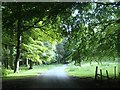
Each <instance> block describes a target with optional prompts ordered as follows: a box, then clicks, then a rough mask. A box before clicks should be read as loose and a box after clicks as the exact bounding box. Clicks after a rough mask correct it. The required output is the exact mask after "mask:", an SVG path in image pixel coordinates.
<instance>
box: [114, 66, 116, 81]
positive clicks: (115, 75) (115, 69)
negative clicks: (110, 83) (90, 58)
mask: <svg viewBox="0 0 120 90" xmlns="http://www.w3.org/2000/svg"><path fill="white" fill-rule="evenodd" d="M114 78H115V79H116V66H114Z"/></svg>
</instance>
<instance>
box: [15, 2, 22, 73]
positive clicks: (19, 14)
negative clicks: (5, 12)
mask: <svg viewBox="0 0 120 90" xmlns="http://www.w3.org/2000/svg"><path fill="white" fill-rule="evenodd" d="M16 8H17V9H18V12H17V16H18V17H17V18H18V22H17V32H16V33H17V46H16V49H17V50H16V57H15V62H14V73H15V72H18V71H19V58H20V42H21V30H22V16H21V14H22V11H21V10H22V4H20V3H17V7H16Z"/></svg>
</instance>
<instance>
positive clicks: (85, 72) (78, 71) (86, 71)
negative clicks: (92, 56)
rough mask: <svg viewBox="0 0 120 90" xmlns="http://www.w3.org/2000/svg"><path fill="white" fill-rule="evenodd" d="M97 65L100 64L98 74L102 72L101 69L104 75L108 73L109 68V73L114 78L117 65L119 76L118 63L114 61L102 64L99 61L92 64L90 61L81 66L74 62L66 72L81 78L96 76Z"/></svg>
mask: <svg viewBox="0 0 120 90" xmlns="http://www.w3.org/2000/svg"><path fill="white" fill-rule="evenodd" d="M96 66H98V74H100V69H102V75H103V76H107V75H106V70H108V74H109V77H110V78H114V67H115V66H116V73H117V76H118V63H117V62H116V63H112V62H104V63H103V64H102V65H98V64H97V63H95V62H94V63H92V65H90V64H89V63H84V64H82V65H81V67H80V66H75V65H73V64H69V65H68V67H67V68H66V69H65V72H66V73H67V74H68V76H74V77H81V78H87V77H90V78H94V77H95V69H96Z"/></svg>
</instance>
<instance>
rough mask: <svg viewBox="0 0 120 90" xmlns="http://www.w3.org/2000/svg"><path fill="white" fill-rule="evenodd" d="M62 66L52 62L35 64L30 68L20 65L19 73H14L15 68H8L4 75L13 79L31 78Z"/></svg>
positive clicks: (8, 78) (6, 78)
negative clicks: (50, 63)
mask: <svg viewBox="0 0 120 90" xmlns="http://www.w3.org/2000/svg"><path fill="white" fill-rule="evenodd" d="M58 66H61V64H57V65H56V64H52V65H39V66H34V68H33V69H30V70H29V69H28V68H27V67H23V66H22V67H20V70H19V73H13V70H10V69H8V70H7V69H6V72H7V75H6V76H3V77H2V79H3V80H13V79H23V78H30V77H34V76H36V75H40V74H42V73H45V72H46V71H48V70H50V69H52V68H55V67H58Z"/></svg>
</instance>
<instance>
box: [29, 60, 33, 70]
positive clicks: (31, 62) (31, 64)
mask: <svg viewBox="0 0 120 90" xmlns="http://www.w3.org/2000/svg"><path fill="white" fill-rule="evenodd" d="M29 69H33V61H32V60H30V68H29Z"/></svg>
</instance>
